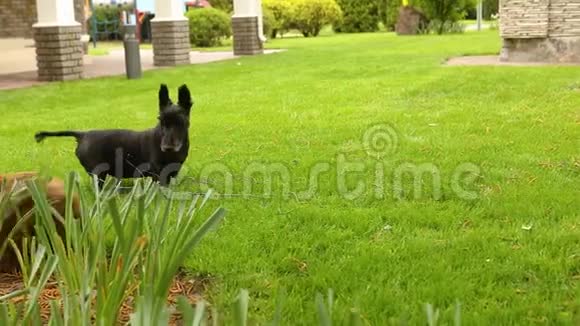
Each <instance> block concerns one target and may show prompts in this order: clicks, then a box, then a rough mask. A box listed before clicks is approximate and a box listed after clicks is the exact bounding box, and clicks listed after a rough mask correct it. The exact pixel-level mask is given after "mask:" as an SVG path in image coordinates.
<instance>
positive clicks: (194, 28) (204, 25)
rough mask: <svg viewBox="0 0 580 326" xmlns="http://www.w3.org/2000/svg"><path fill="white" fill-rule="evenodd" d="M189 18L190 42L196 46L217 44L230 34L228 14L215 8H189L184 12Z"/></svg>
mask: <svg viewBox="0 0 580 326" xmlns="http://www.w3.org/2000/svg"><path fill="white" fill-rule="evenodd" d="M185 15H186V17H187V19H188V20H189V37H190V40H191V44H193V45H195V46H198V47H211V46H218V45H220V44H221V41H222V40H223V39H225V38H228V37H230V36H231V35H232V23H231V20H230V16H229V15H228V14H227V13H225V12H223V11H221V10H218V9H215V8H200V9H191V10H189V11H188V12H187V13H186V14H185Z"/></svg>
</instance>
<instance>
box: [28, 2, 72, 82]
mask: <svg viewBox="0 0 580 326" xmlns="http://www.w3.org/2000/svg"><path fill="white" fill-rule="evenodd" d="M36 9H37V17H38V23H36V24H34V25H33V26H32V27H33V29H34V32H33V33H34V42H35V44H36V62H37V67H38V79H39V80H41V81H61V80H72V79H79V78H81V77H82V71H83V52H82V44H81V32H82V26H81V24H79V23H78V22H77V21H75V16H74V2H73V0H36Z"/></svg>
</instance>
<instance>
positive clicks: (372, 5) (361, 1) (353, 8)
mask: <svg viewBox="0 0 580 326" xmlns="http://www.w3.org/2000/svg"><path fill="white" fill-rule="evenodd" d="M338 4H339V6H340V8H341V9H342V12H343V14H344V19H343V20H342V23H341V24H338V25H336V26H335V28H334V30H335V31H336V32H343V33H364V32H376V31H377V30H378V29H379V21H380V19H379V7H378V1H376V0H338Z"/></svg>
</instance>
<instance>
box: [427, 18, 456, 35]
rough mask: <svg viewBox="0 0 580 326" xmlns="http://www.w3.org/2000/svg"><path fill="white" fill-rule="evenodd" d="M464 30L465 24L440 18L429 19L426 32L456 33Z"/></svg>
mask: <svg viewBox="0 0 580 326" xmlns="http://www.w3.org/2000/svg"><path fill="white" fill-rule="evenodd" d="M464 31H465V25H463V24H462V23H460V22H452V21H446V22H441V21H440V20H436V19H435V20H431V21H430V22H429V26H428V27H427V31H425V32H427V33H438V34H458V33H463V32H464Z"/></svg>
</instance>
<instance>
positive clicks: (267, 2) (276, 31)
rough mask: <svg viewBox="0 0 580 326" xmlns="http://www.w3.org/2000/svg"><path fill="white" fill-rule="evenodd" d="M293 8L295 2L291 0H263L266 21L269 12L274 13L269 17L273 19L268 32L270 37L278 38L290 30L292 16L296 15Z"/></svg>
mask: <svg viewBox="0 0 580 326" xmlns="http://www.w3.org/2000/svg"><path fill="white" fill-rule="evenodd" d="M293 10H294V3H293V2H292V1H291V0H262V11H263V14H264V21H265V20H266V15H267V12H269V13H271V14H272V17H268V19H272V20H271V29H270V30H269V33H267V35H268V36H270V38H276V36H278V35H280V36H283V35H284V34H285V33H286V32H288V30H290V28H291V27H292V18H293V17H294V13H293ZM269 13H268V15H269ZM265 30H266V29H264V31H265Z"/></svg>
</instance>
